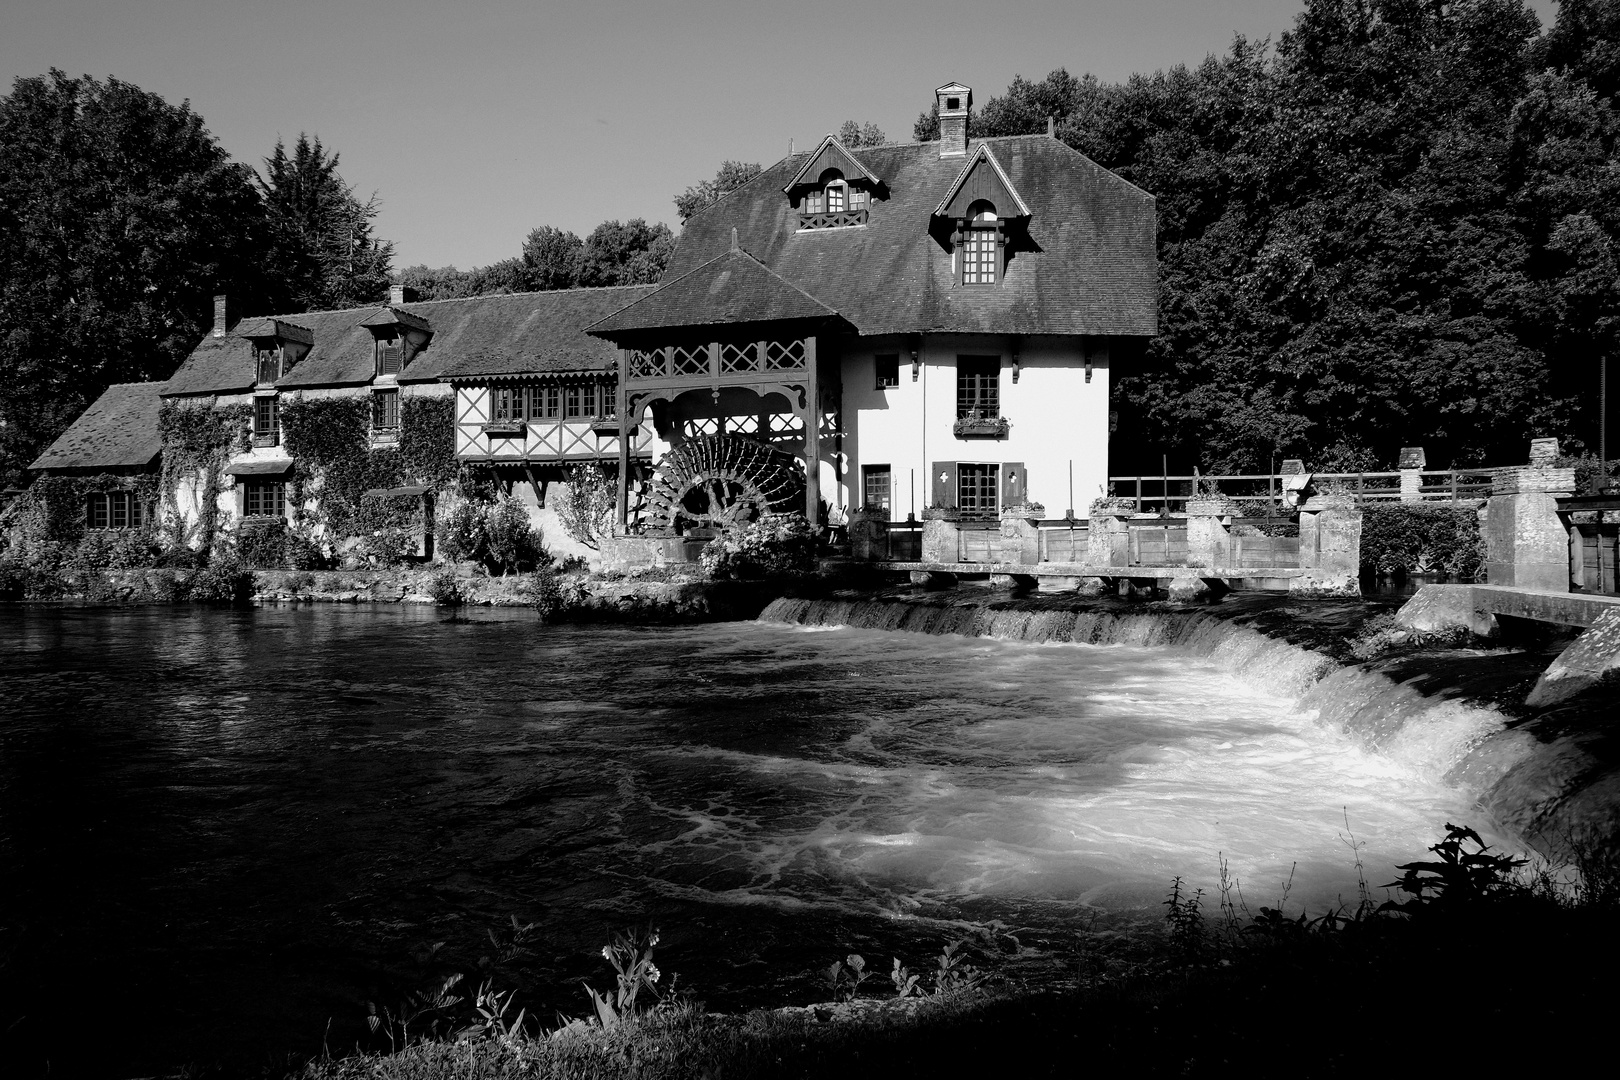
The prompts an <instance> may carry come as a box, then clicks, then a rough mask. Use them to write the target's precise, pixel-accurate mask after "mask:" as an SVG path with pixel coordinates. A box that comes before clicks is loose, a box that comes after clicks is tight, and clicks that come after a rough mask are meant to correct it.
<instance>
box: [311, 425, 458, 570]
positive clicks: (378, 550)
mask: <svg viewBox="0 0 1620 1080" xmlns="http://www.w3.org/2000/svg"><path fill="white" fill-rule="evenodd" d="M370 409H371V401H370V398H369V396H354V397H321V398H301V397H287V398H283V399H282V404H281V439H282V445H283V446H284V447H285V448H286V451H287V453H288V454H289V455H290V456H291V457H292V459H293V463H294V466H293V480H292V485H293V486H292V491H291V503H292V506H293V508H294V509H293V522H292V527H293V532H294V533H295V534H300V535H308V534H309V533H310V532H311V531H312V530H314V529H315V528H317V527H318V528H320V529H322V530H323V531H324V533H325V535H326V537H327V540H328V542H330V543H333V544H340V543H342V542H344V541H346V540H349V539H351V538H353V539H358V540H359V541H360V545H359V551H360V554H361V555H362V557H364V558H365V559H366V560H367V561H370V562H374V563H383V564H386V563H392V562H397V561H398V560H399V559H400V558H401V557H403V556H404V555H405V554H407V553H408V550H409V548H410V544H409V542H408V537H409V536H410V535H411V533H412V530H413V528H414V527H415V525H416V522H417V515H418V514H419V513H420V510H421V500H420V499H419V498H418V497H416V496H410V497H402V496H391V497H389V496H376V495H371V496H368V495H367V494H366V492H368V491H374V490H376V489H379V488H381V489H388V488H396V487H402V486H405V485H407V484H421V485H424V486H426V487H428V488H430V489H432V490H433V491H435V492H439V493H442V492H443V491H445V490H446V489H449V488H451V487H453V486H455V485H456V484H457V482H458V480H459V478H460V475H461V466H460V463H459V462H458V461H457V460H456V456H455V424H454V402H453V399H451V398H449V397H429V396H410V397H406V398H405V399H404V401H403V402H402V403H401V409H400V438H399V442H398V444H397V446H385V447H375V448H374V447H372V445H371V413H370Z"/></svg>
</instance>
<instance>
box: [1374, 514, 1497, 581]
mask: <svg viewBox="0 0 1620 1080" xmlns="http://www.w3.org/2000/svg"><path fill="white" fill-rule="evenodd" d="M1484 562H1485V541H1484V539H1483V537H1481V535H1480V532H1479V514H1478V513H1477V512H1476V511H1475V510H1474V509H1473V508H1472V507H1468V506H1453V505H1451V504H1449V503H1373V504H1370V505H1368V506H1366V507H1364V508H1363V511H1362V524H1361V566H1362V570H1363V571H1365V572H1369V573H1375V574H1427V573H1436V572H1439V573H1445V574H1448V575H1450V576H1451V577H1454V578H1459V579H1462V580H1464V581H1472V580H1474V579H1475V578H1476V577H1478V576H1479V573H1480V569H1481V567H1482V566H1483V565H1484Z"/></svg>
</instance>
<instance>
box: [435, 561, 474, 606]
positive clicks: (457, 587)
mask: <svg viewBox="0 0 1620 1080" xmlns="http://www.w3.org/2000/svg"><path fill="white" fill-rule="evenodd" d="M428 595H429V596H431V597H433V602H434V603H435V604H438V605H439V606H440V607H460V606H461V605H462V604H465V603H466V602H467V596H466V594H465V593H463V592H462V591H461V580H460V579H459V578H457V577H456V572H455V571H454V570H440V571H439V572H438V573H437V574H434V575H433V578H432V580H431V581H429V582H428Z"/></svg>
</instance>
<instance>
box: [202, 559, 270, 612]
mask: <svg viewBox="0 0 1620 1080" xmlns="http://www.w3.org/2000/svg"><path fill="white" fill-rule="evenodd" d="M256 584H257V578H256V577H255V576H254V574H253V571H251V570H249V569H247V568H246V567H245V566H243V565H242V563H241V562H240V561H238V560H237V559H236V558H235V557H234V556H233V555H230V554H222V555H218V556H215V557H214V558H213V559H210V560H209V562H208V565H207V566H205V567H203V569H201V570H199V571H197V573H196V574H194V575H193V576H192V578H191V599H192V600H194V601H196V602H197V603H199V604H243V603H246V602H247V601H248V600H249V599H251V598H252V596H253V591H254V587H255V585H256Z"/></svg>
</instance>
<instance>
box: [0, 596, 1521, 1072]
mask: <svg viewBox="0 0 1620 1080" xmlns="http://www.w3.org/2000/svg"><path fill="white" fill-rule="evenodd" d="M801 614H802V613H801ZM795 621H803V620H802V619H796V620H795ZM1026 636H1027V635H1026ZM1250 636H1251V637H1253V638H1255V639H1257V640H1258V635H1252V634H1251V635H1250ZM1142 640H1143V641H1145V640H1146V639H1142ZM0 646H3V649H4V656H5V663H4V669H3V671H0V702H3V703H4V704H3V705H0V873H3V876H4V879H5V883H4V885H3V886H0V935H3V938H0V963H3V965H4V967H3V968H0V975H3V980H0V981H3V983H4V985H5V989H4V991H3V993H4V1000H3V1006H0V1007H3V1009H4V1012H3V1013H0V1024H8V1025H13V1026H12V1030H11V1032H10V1034H9V1036H8V1041H9V1042H10V1043H11V1044H12V1045H13V1047H20V1048H22V1049H21V1054H20V1057H16V1058H14V1060H22V1061H24V1062H28V1063H30V1068H32V1069H36V1070H37V1069H39V1068H42V1067H43V1062H44V1061H45V1059H47V1058H48V1059H50V1061H51V1068H52V1069H53V1071H54V1074H55V1075H72V1074H75V1073H77V1074H81V1075H91V1076H131V1075H142V1074H146V1073H150V1072H155V1071H157V1070H160V1069H168V1068H172V1067H174V1066H176V1065H179V1064H183V1063H188V1062H190V1063H197V1064H199V1065H204V1066H207V1065H211V1064H215V1063H220V1062H223V1063H226V1064H228V1065H229V1066H230V1067H231V1068H236V1069H240V1068H256V1067H259V1066H263V1065H265V1064H269V1063H277V1062H279V1063H282V1064H284V1063H285V1062H286V1060H287V1055H288V1054H296V1053H312V1052H316V1051H318V1050H320V1048H321V1046H322V1043H323V1040H324V1041H325V1042H326V1043H327V1044H328V1045H329V1046H330V1047H331V1048H332V1049H333V1050H334V1051H338V1050H343V1049H347V1048H349V1047H352V1046H353V1045H354V1044H355V1042H356V1041H357V1040H359V1039H361V1038H363V1037H364V1035H365V1027H364V1024H363V1022H362V1021H363V1017H364V1014H365V1010H366V1003H367V1002H378V1003H379V1004H388V1003H391V1002H395V1001H397V1000H398V999H399V997H400V996H401V995H403V994H404V993H405V992H406V991H407V990H409V989H411V988H413V987H415V986H419V985H421V984H422V983H423V982H424V981H425V980H426V979H427V978H428V977H430V976H432V975H435V974H440V973H443V972H444V971H447V970H462V971H467V972H469V973H471V974H472V975H473V976H474V977H475V978H476V977H477V975H478V971H479V969H478V966H477V965H478V962H479V960H480V958H481V957H488V956H489V954H490V953H491V952H492V951H494V949H493V947H492V946H491V944H490V938H489V932H490V931H491V930H498V929H499V928H500V927H502V926H506V927H508V928H509V927H510V925H511V919H512V918H513V917H516V918H517V919H518V920H520V921H521V922H523V923H530V922H532V923H534V924H536V929H535V931H534V935H533V938H532V940H530V941H529V943H528V945H527V948H526V951H525V952H524V953H523V954H522V955H521V956H518V957H516V958H514V959H512V960H511V961H509V962H507V963H505V964H503V965H500V967H499V969H498V970H497V972H496V975H497V977H498V981H508V980H509V981H510V982H511V984H513V985H517V986H518V987H519V989H520V991H521V992H522V994H523V995H524V997H523V1000H524V1002H525V1003H526V1004H529V1005H530V1006H531V1007H538V1008H539V1009H540V1013H541V1015H544V1016H548V1017H549V1016H551V1015H553V1013H552V1011H551V1010H555V1009H563V1010H565V1011H568V1012H571V1013H576V1014H577V1013H579V1012H581V1011H582V1010H583V1009H584V1007H585V999H584V996H583V994H582V992H581V991H580V990H579V980H580V979H589V980H592V981H595V982H596V983H597V984H598V985H599V986H600V985H606V984H607V983H608V982H609V980H610V975H611V972H609V971H608V969H607V968H606V966H605V965H604V963H603V962H602V959H601V956H600V950H601V946H602V945H603V944H604V943H605V942H606V941H607V935H608V933H609V932H610V931H611V930H613V929H616V928H621V927H625V926H629V925H631V924H633V923H638V922H639V923H645V922H648V921H652V922H655V923H657V924H658V925H659V926H660V928H661V930H662V932H663V938H664V943H663V948H662V949H661V951H660V956H659V961H660V967H662V968H664V969H665V970H667V971H675V972H678V973H679V974H680V977H681V981H682V983H683V985H688V986H690V987H692V988H693V989H694V990H695V991H696V992H697V993H698V994H699V996H701V997H703V998H704V999H706V1000H707V1001H708V1002H709V1003H710V1005H711V1006H712V1007H718V1008H736V1007H741V1006H746V1005H755V1004H786V1003H805V1002H808V1001H811V1000H817V999H818V998H817V993H818V984H817V982H816V978H815V976H814V974H813V973H814V971H815V970H817V969H818V968H823V967H825V966H826V965H827V964H828V963H829V962H830V961H831V960H832V959H834V958H836V957H840V956H843V955H844V954H846V953H848V952H851V951H860V952H863V953H865V954H866V955H867V956H868V958H869V960H872V961H873V966H881V967H882V968H883V969H884V970H885V971H886V970H887V968H888V959H887V958H888V957H889V956H890V955H900V956H902V957H903V958H905V959H907V960H908V961H910V962H911V963H912V965H913V966H914V967H927V966H928V956H929V954H931V953H937V951H938V949H939V946H940V944H941V943H943V942H945V941H948V940H951V939H953V938H956V937H960V936H963V935H964V934H966V933H968V932H969V931H970V930H971V929H972V927H973V926H974V925H977V926H981V927H982V926H984V925H987V924H992V923H993V921H995V920H999V921H1000V922H1001V923H1003V924H1006V925H1007V926H1009V927H1014V928H1025V929H1024V931H1023V937H1024V944H1026V945H1030V946H1038V945H1039V944H1040V943H1047V944H1050V943H1053V942H1061V941H1062V940H1063V938H1064V935H1068V934H1072V932H1073V930H1074V929H1075V928H1077V927H1081V926H1087V925H1093V924H1094V923H1095V920H1097V919H1098V918H1104V919H1128V918H1132V917H1135V918H1157V915H1158V912H1159V911H1160V909H1159V908H1158V906H1157V905H1158V904H1159V902H1160V901H1161V900H1162V899H1163V897H1164V894H1165V892H1166V890H1167V888H1168V886H1169V883H1170V879H1171V878H1172V876H1175V875H1181V876H1183V877H1186V878H1187V879H1189V880H1190V881H1191V882H1192V883H1193V884H1194V885H1195V886H1202V887H1204V888H1206V889H1213V888H1214V887H1215V884H1216V879H1217V873H1218V862H1217V860H1218V857H1224V858H1225V859H1226V860H1227V862H1228V863H1229V865H1230V867H1231V872H1232V874H1233V875H1235V876H1236V878H1237V879H1238V880H1239V881H1240V883H1241V887H1242V890H1243V898H1244V900H1245V901H1246V902H1247V904H1248V905H1249V907H1250V908H1251V909H1254V908H1257V907H1258V906H1259V905H1261V904H1270V905H1274V904H1276V903H1277V901H1278V899H1279V897H1280V896H1281V895H1282V894H1283V892H1284V889H1285V887H1286V883H1287V882H1288V881H1289V879H1290V877H1292V886H1291V891H1290V892H1289V893H1288V903H1289V909H1290V910H1291V911H1294V912H1297V911H1299V910H1301V909H1302V908H1306V909H1310V910H1313V911H1318V912H1319V911H1321V910H1323V909H1324V908H1325V907H1327V906H1328V905H1330V904H1333V903H1335V902H1336V901H1338V900H1339V899H1340V898H1343V899H1344V900H1347V901H1351V902H1353V901H1354V899H1355V895H1356V889H1357V872H1356V867H1355V865H1354V863H1355V859H1354V855H1353V853H1352V850H1351V847H1350V846H1349V834H1348V830H1347V827H1346V823H1347V822H1348V826H1349V829H1350V830H1353V831H1354V836H1355V838H1356V840H1357V841H1359V842H1361V843H1362V844H1363V845H1364V847H1363V848H1362V849H1361V855H1362V859H1363V860H1364V862H1365V864H1366V866H1367V874H1368V876H1369V878H1370V879H1371V882H1372V884H1374V885H1377V884H1381V883H1382V882H1383V881H1386V880H1389V877H1390V876H1393V875H1392V874H1391V871H1390V867H1391V866H1392V865H1393V864H1394V863H1396V862H1399V861H1404V860H1406V859H1408V858H1410V857H1413V856H1415V855H1419V854H1421V853H1422V851H1423V849H1424V847H1425V846H1426V845H1427V844H1428V843H1431V842H1433V841H1434V840H1435V839H1436V838H1437V837H1438V836H1439V835H1441V834H1442V833H1443V831H1444V825H1445V823H1446V822H1447V821H1448V820H1451V821H1458V822H1461V821H1469V822H1472V823H1474V824H1476V825H1479V826H1481V827H1484V828H1488V827H1489V822H1487V821H1484V820H1482V819H1481V816H1480V813H1479V811H1478V810H1477V809H1476V808H1474V806H1473V798H1472V796H1471V795H1470V794H1469V793H1468V792H1467V791H1465V790H1463V789H1461V788H1459V787H1456V786H1453V785H1451V784H1449V783H1447V782H1446V780H1445V779H1444V776H1445V767H1444V766H1445V762H1444V761H1437V760H1435V755H1437V754H1438V755H1441V756H1442V757H1443V756H1444V755H1445V754H1450V753H1454V752H1455V747H1453V748H1451V749H1447V748H1445V747H1440V748H1438V749H1436V748H1434V747H1427V746H1425V747H1418V748H1415V749H1414V748H1407V749H1406V750H1401V749H1400V748H1395V750H1393V751H1392V750H1391V749H1390V748H1388V747H1386V748H1384V750H1383V751H1382V752H1378V751H1374V750H1372V749H1370V748H1369V744H1368V742H1367V741H1366V740H1365V739H1357V738H1355V737H1353V736H1352V735H1351V734H1347V733H1345V732H1344V731H1343V730H1340V728H1339V727H1338V726H1336V725H1334V724H1329V723H1324V722H1323V721H1322V720H1321V718H1320V711H1321V710H1320V709H1315V708H1311V707H1309V703H1308V702H1305V701H1303V699H1302V698H1301V690H1302V687H1301V686H1300V685H1296V682H1297V680H1293V681H1291V677H1290V676H1289V675H1288V672H1287V671H1286V670H1284V669H1286V667H1287V665H1286V664H1285V663H1281V662H1280V661H1278V662H1268V661H1267V660H1266V657H1265V656H1263V655H1259V654H1256V653H1254V648H1253V646H1248V648H1249V649H1250V653H1249V654H1245V655H1246V658H1247V666H1245V665H1244V664H1241V663H1237V662H1234V661H1233V658H1232V657H1231V656H1222V655H1216V654H1214V653H1211V652H1210V651H1208V650H1206V651H1205V652H1204V653H1202V654H1200V653H1198V652H1196V651H1192V650H1188V649H1184V648H1176V647H1164V646H1162V645H1154V644H1150V643H1134V644H1133V643H1131V641H1130V640H1129V639H1126V640H1122V641H1120V642H1118V643H1112V644H1103V645H1089V644H1072V643H1062V644H1058V643H1050V642H1048V643H1045V644H1039V643H1033V642H1030V641H1004V640H996V639H995V638H993V637H992V638H982V637H981V638H970V637H960V636H927V635H923V634H905V633H890V632H886V631H884V630H880V629H866V628H851V627H847V626H836V625H835V626H803V625H783V624H779V623H772V622H767V621H762V622H758V623H730V624H719V625H710V626H702V627H689V628H610V627H578V628H575V627H548V626H543V625H540V624H538V623H537V622H535V621H534V620H533V619H532V618H531V617H530V616H529V614H528V613H526V612H523V611H503V610H499V609H495V610H491V609H484V610H481V611H478V612H476V613H474V614H473V615H472V616H471V617H470V619H468V620H467V621H454V622H451V621H446V619H445V616H444V614H443V613H442V612H438V611H435V610H433V609H430V608H419V607H411V606H386V607H375V608H370V607H355V606H336V605H323V606H318V607H308V606H306V607H296V608H295V607H265V608H261V609H255V610H235V611H223V610H208V609H202V608H174V609H166V608H132V609H92V608H74V607H34V608H28V607H18V608H11V609H7V610H4V611H0ZM1472 737H1473V736H1471V735H1468V734H1467V733H1466V732H1465V733H1463V734H1461V735H1457V736H1455V737H1454V738H1453V739H1452V742H1456V741H1457V739H1462V740H1463V741H1464V742H1466V741H1467V739H1468V738H1472ZM497 938H499V934H497ZM441 943H442V944H441ZM493 959H494V960H495V961H496V962H497V963H498V962H499V958H498V957H495V958H493ZM822 996H825V995H824V994H823V995H822ZM19 1018H20V1019H19ZM85 1032H92V1033H94V1036H95V1037H93V1038H86V1037H85V1035H84V1033H85Z"/></svg>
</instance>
